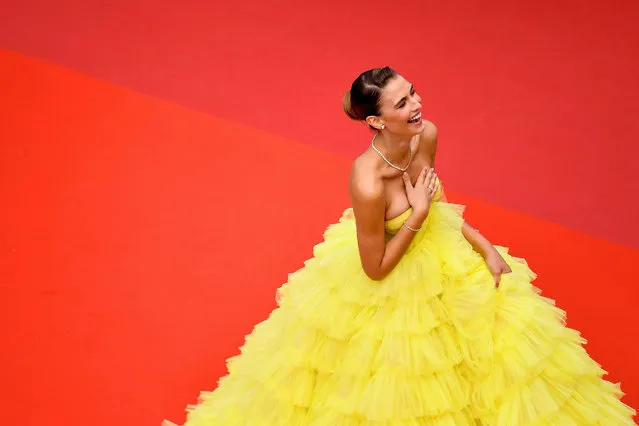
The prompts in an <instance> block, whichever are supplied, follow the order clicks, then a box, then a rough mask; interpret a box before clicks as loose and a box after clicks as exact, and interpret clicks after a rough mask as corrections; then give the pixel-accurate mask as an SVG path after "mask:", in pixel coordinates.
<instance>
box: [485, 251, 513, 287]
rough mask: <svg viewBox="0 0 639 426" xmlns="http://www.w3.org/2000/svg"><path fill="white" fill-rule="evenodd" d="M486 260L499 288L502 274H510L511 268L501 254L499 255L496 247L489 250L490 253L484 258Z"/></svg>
mask: <svg viewBox="0 0 639 426" xmlns="http://www.w3.org/2000/svg"><path fill="white" fill-rule="evenodd" d="M484 260H485V261H486V266H488V270H489V271H490V273H491V274H492V275H493V278H494V279H495V285H496V286H497V287H499V282H500V281H501V276H502V274H509V273H511V272H512V270H511V269H510V266H508V264H507V263H506V261H505V260H504V258H503V257H501V254H499V252H498V251H497V249H496V248H495V247H491V249H490V250H488V252H487V253H486V255H485V256H484Z"/></svg>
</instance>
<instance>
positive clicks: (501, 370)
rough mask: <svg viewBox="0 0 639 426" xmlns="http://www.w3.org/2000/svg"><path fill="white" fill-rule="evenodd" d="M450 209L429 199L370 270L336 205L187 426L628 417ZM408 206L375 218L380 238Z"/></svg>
mask: <svg viewBox="0 0 639 426" xmlns="http://www.w3.org/2000/svg"><path fill="white" fill-rule="evenodd" d="M440 196H441V191H439V193H438V194H437V198H439V197H440ZM462 213H463V208H462V207H461V206H458V205H454V204H449V203H445V202H442V201H436V202H434V203H433V204H432V206H431V211H430V213H429V216H428V219H427V221H426V222H425V223H424V226H423V228H422V230H421V231H420V232H419V233H418V234H417V235H416V237H415V239H414V241H413V243H412V244H411V246H410V248H409V249H408V251H407V252H406V254H405V255H404V257H403V258H402V259H401V261H400V263H399V264H398V265H397V267H396V268H395V269H394V270H393V271H392V272H391V273H390V274H389V275H388V276H387V277H386V278H385V279H384V280H382V281H372V280H370V279H369V278H368V277H367V276H366V275H365V273H364V272H363V270H362V267H361V263H360V258H359V253H358V248H357V239H356V233H355V222H354V218H353V214H352V211H351V210H350V209H349V210H347V211H346V212H345V213H344V215H343V217H342V218H341V219H340V221H339V222H338V223H336V224H334V225H332V226H330V227H329V228H328V229H327V231H326V233H325V240H324V242H322V243H320V244H318V245H317V246H316V247H315V248H314V256H313V258H311V259H310V260H308V261H307V262H306V263H305V266H304V267H303V268H302V269H300V270H299V271H297V272H295V273H293V274H291V275H290V276H289V280H288V283H287V284H285V285H284V286H282V287H281V288H280V289H279V290H278V294H277V300H278V305H279V306H278V308H277V309H275V310H274V311H273V312H272V313H271V315H270V317H269V318H268V319H267V320H265V321H264V322H262V323H261V324H259V325H257V326H256V327H255V329H254V330H253V332H252V333H251V334H250V335H249V336H247V339H246V343H245V345H244V346H243V347H242V348H241V354H240V355H238V356H237V357H234V358H231V359H230V360H229V363H228V369H229V374H228V375H227V376H226V377H224V378H222V380H221V381H220V383H219V386H218V387H217V389H216V390H215V391H213V392H210V393H208V392H205V393H202V395H201V397H200V402H199V403H198V405H196V406H192V407H189V415H188V421H187V423H186V425H188V426H427V425H428V426H464V425H482V426H488V425H490V426H521V425H546V426H574V425H615V426H619V425H634V424H635V423H634V422H633V420H632V416H633V414H634V411H633V410H632V409H631V408H630V407H628V406H626V405H624V404H623V403H622V402H620V400H619V398H620V397H621V395H622V393H621V391H620V390H619V388H618V386H617V385H613V384H611V383H609V382H607V381H605V380H603V379H602V375H603V374H604V373H605V372H604V371H603V370H602V369H601V368H600V366H599V365H598V364H596V363H595V362H594V361H593V360H592V359H590V357H589V356H588V354H587V353H586V351H585V350H584V349H583V348H582V346H581V345H582V344H583V343H584V341H583V339H582V338H581V337H580V335H579V333H578V332H577V331H574V330H571V329H569V328H567V327H565V324H564V317H565V314H564V312H563V311H561V310H560V309H558V308H557V307H555V306H554V304H553V302H552V301H551V300H549V299H546V298H543V297H541V296H540V294H539V291H538V290H536V289H535V288H534V287H533V286H532V285H531V281H532V280H533V279H534V278H535V274H534V273H533V272H532V271H531V270H530V269H529V267H528V266H527V264H526V262H525V261H524V260H522V259H518V258H515V257H512V256H510V255H509V254H508V252H507V250H506V249H505V248H502V247H498V250H499V251H500V252H501V253H502V255H503V256H504V258H505V260H506V261H507V262H508V264H509V265H510V266H511V268H512V271H513V272H512V274H508V275H504V276H503V277H502V281H501V285H500V287H499V288H496V287H495V284H494V280H493V278H492V276H491V274H490V273H489V271H488V270H487V268H486V266H485V263H484V261H483V259H482V257H481V256H480V255H478V254H477V253H476V252H474V251H473V249H472V247H471V246H470V244H469V243H468V242H467V241H466V240H465V238H464V237H463V235H462V233H461V228H462V225H463V218H462ZM409 215H410V211H407V212H405V213H404V214H402V215H400V216H399V217H397V218H395V219H393V220H390V221H387V222H386V228H387V231H388V233H389V235H392V234H393V233H395V232H397V231H398V230H399V229H400V227H401V226H402V223H403V222H404V220H406V218H407V217H408V216H409Z"/></svg>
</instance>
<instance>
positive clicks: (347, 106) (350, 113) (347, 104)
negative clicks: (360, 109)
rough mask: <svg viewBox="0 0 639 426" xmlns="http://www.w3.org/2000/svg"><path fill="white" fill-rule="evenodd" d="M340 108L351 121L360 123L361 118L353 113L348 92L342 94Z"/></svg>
mask: <svg viewBox="0 0 639 426" xmlns="http://www.w3.org/2000/svg"><path fill="white" fill-rule="evenodd" d="M342 107H343V108H344V113H345V114H346V115H347V116H348V118H350V119H351V120H355V121H361V120H362V118H359V117H358V116H357V114H356V113H355V111H353V105H352V104H351V92H350V90H349V91H348V92H346V93H344V100H343V101H342Z"/></svg>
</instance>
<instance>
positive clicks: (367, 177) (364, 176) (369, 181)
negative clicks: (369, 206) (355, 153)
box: [348, 154, 384, 202]
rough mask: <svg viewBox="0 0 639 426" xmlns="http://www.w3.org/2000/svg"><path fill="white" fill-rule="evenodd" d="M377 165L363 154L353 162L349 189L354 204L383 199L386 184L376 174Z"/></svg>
mask: <svg viewBox="0 0 639 426" xmlns="http://www.w3.org/2000/svg"><path fill="white" fill-rule="evenodd" d="M375 164H376V163H375V162H374V161H372V158H370V157H369V156H368V155H366V154H362V155H361V156H359V157H358V158H357V159H356V160H355V161H354V162H353V166H352V167H351V174H350V179H349V183H348V187H349V192H350V194H351V198H353V201H354V202H355V201H356V200H362V201H364V200H368V201H373V200H376V199H380V198H383V196H384V182H383V180H382V178H381V177H380V176H378V175H377V173H375Z"/></svg>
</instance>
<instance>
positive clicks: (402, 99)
mask: <svg viewBox="0 0 639 426" xmlns="http://www.w3.org/2000/svg"><path fill="white" fill-rule="evenodd" d="M409 92H410V93H412V92H413V85H412V84H411V85H410V91H409ZM405 100H406V96H404V97H403V98H401V99H400V100H399V101H397V102H396V103H395V108H397V106H398V105H399V104H401V103H402V101H405Z"/></svg>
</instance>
